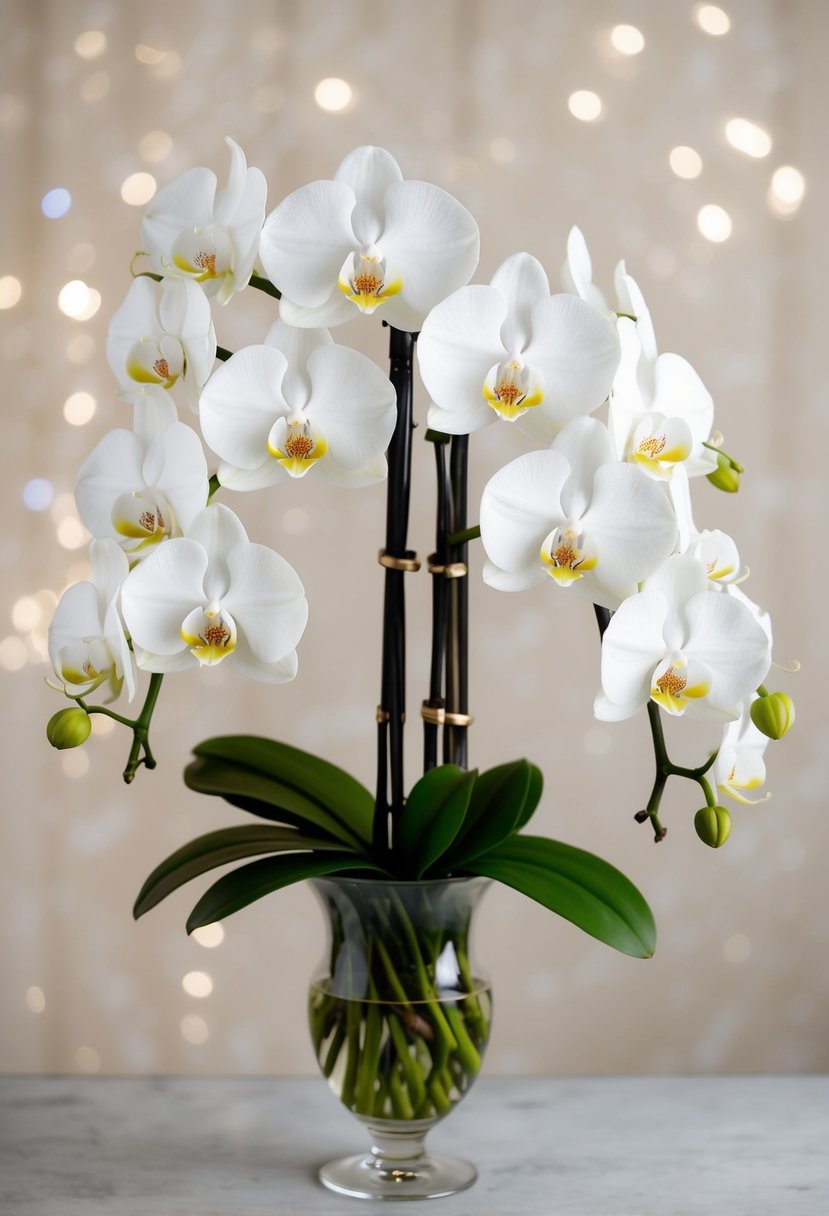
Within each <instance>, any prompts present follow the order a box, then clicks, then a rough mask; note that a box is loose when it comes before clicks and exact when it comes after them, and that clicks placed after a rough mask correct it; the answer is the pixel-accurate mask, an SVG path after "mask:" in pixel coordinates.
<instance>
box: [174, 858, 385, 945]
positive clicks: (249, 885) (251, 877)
mask: <svg viewBox="0 0 829 1216" xmlns="http://www.w3.org/2000/svg"><path fill="white" fill-rule="evenodd" d="M344 870H351V871H354V872H355V873H358V874H360V873H362V871H364V870H365V871H370V872H371V873H372V874H381V875H383V876H387V873H386V871H385V870H382V869H381V868H380V867H379V866H376V865H374V863H373V862H369V861H364V860H363V859H362V858H356V857H355V856H354V854H353V853H327V854H326V855H324V856H323V855H322V854H320V853H292V854H288V855H286V856H284V857H263V858H262V860H261V861H254V862H251V864H250V865H247V866H241V867H240V868H239V869H238V870H233V871H232V872H231V873H230V874H225V875H224V877H223V878H220V879H219V881H218V882H214V884H213V886H212V887H209V888H208V889H207V891H205V893H204V895H203V896H202V897H201V899H200V900H199V902H198V903H197V904H196V906H195V908H194V909H193V911H192V912H191V913H190V915H189V917H188V918H187V932H188V933H192V932H193V930H194V929H198V928H200V927H201V926H202V925H210V924H212V923H213V921H216V920H223V919H224V917H226V916H230V914H231V913H232V912H238V911H239V909H240V908H246V907H247V906H248V904H252V903H254V902H255V901H256V900H257V899H261V898H262V896H263V895H269V894H270V893H271V891H278V890H279V889H280V888H281V887H287V886H290V885H291V883H294V882H302V881H303V879H305V878H319V877H320V876H321V875H323V874H337V873H342V872H343V871H344Z"/></svg>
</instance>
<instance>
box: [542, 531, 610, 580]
mask: <svg viewBox="0 0 829 1216" xmlns="http://www.w3.org/2000/svg"><path fill="white" fill-rule="evenodd" d="M539 557H540V558H541V562H542V565H543V566H544V568H545V570H546V571H547V573H548V574H549V575H550V577H551V578H552V579H555V581H556V582H557V583H558V584H559V586H560V587H570V586H572V584H573V583H575V582H577V581H578V579H580V578H583V577H584V575H585V574H586V573H587V572H588V571H590V570H593V569H595V567H596V565H597V564H598V560H599V559H598V557H597V555H596V554H595V553H591V552H590V551H589V550H588V548H587V546H586V545H585V543H584V535H583V533H582V530H581V527H580V526H579V525H578V524H573V523H567V524H565V525H564V527H561V528H554V529H553V530H552V532H550V534H549V535H548V536H547V537H546V538H545V540H544V543H543V545H542V546H541V552H540V554H539Z"/></svg>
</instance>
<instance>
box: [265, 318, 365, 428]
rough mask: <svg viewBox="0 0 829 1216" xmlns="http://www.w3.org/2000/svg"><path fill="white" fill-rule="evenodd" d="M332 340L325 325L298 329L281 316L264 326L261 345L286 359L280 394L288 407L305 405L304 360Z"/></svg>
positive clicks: (307, 387)
mask: <svg viewBox="0 0 829 1216" xmlns="http://www.w3.org/2000/svg"><path fill="white" fill-rule="evenodd" d="M346 302H347V301H346ZM333 341H334V339H333V338H332V337H331V334H330V333H329V332H328V330H327V329H298V328H297V327H296V326H295V325H288V324H287V322H285V321H282V320H279V321H275V322H274V324H273V325H272V326H271V328H270V329H269V330H268V334H267V337H266V338H265V345H266V346H272V347H273V348H274V350H281V351H282V354H283V355H284V356H285V360H286V363H287V367H286V369H285V376H284V379H283V381H282V395H283V397H284V398H285V401H286V403H287V405H288V409H289V411H290V410H301V409H304V408H305V405H306V403H307V401H308V397H309V395H310V392H311V382H310V380H309V379H308V370H307V363H308V360H309V358H310V357H311V355H312V354H313V352H314V351H315V350H317V349H318V348H319V347H324V346H331V345H332V343H333Z"/></svg>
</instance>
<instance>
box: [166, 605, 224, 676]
mask: <svg viewBox="0 0 829 1216" xmlns="http://www.w3.org/2000/svg"><path fill="white" fill-rule="evenodd" d="M180 633H181V638H182V640H183V641H184V642H186V643H187V645H188V646H189V647H190V653H191V654H192V655H193V656H194V657H195V658H197V659H198V660H199V663H200V664H201V665H202V666H203V667H213V666H215V664H216V663H221V661H222V659H226V658H227V656H228V655H229V654H232V653H233V651H234V650H235V649H236V625H235V623H234V621H233V618H232V617H231V616H230V615H229V614H228V613H226V612H224V611H223V610H222V609H221V607H220V606H219V605H218V604H217V603H216V602H215V601H213V602H211V603H210V604H208V605H207V607H206V608H203V609H202V608H196V609H194V611H193V612H191V613H190V614H189V616H188V617H187V619H186V620H185V621H184V623H183V624H182V626H181V630H180Z"/></svg>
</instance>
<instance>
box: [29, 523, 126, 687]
mask: <svg viewBox="0 0 829 1216" xmlns="http://www.w3.org/2000/svg"><path fill="white" fill-rule="evenodd" d="M89 557H90V561H91V564H92V579H91V581H90V582H83V583H75V584H74V585H73V586H71V587H69V588H68V589H67V590H66V591H64V593H63V595H62V596H61V598H60V601H59V603H58V606H57V608H56V609H55V615H54V616H53V618H52V623H51V625H50V626H49V658H50V660H51V662H52V666H53V668H54V670H55V675H56V676H57V678H58V680H59V681H60V688H61V689H62V690H63V691H64V692H65V693H66V695H67V696H69V697H83V696H86V695H87V694H88V693H91V692H93V691H94V690H95V689H96V688H99V687H100V686H101V685H106V686H107V689H108V691H109V696H108V698H107V701H108V702H110V701H114V700H115V698H116V697H118V696H120V694H121V690H122V688H123V686H124V684H126V686H127V697H128V700H130V701H131V700H132V698H133V697H134V696H135V663H134V660H133V657H132V654H131V653H130V649H129V646H128V644H127V639H126V636H125V633H124V626H123V624H122V622H121V617H120V615H119V610H118V601H119V597H120V594H121V586H122V584H123V582H124V579H125V578H126V577H127V573H128V571H129V563H128V562H127V559H126V557H125V555H124V554H123V553H122V552H121V550H120V549H119V548H118V546H117V545H116V544H115V542H114V541H112V540H93V541H92V543H91V545H90V547H89Z"/></svg>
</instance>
